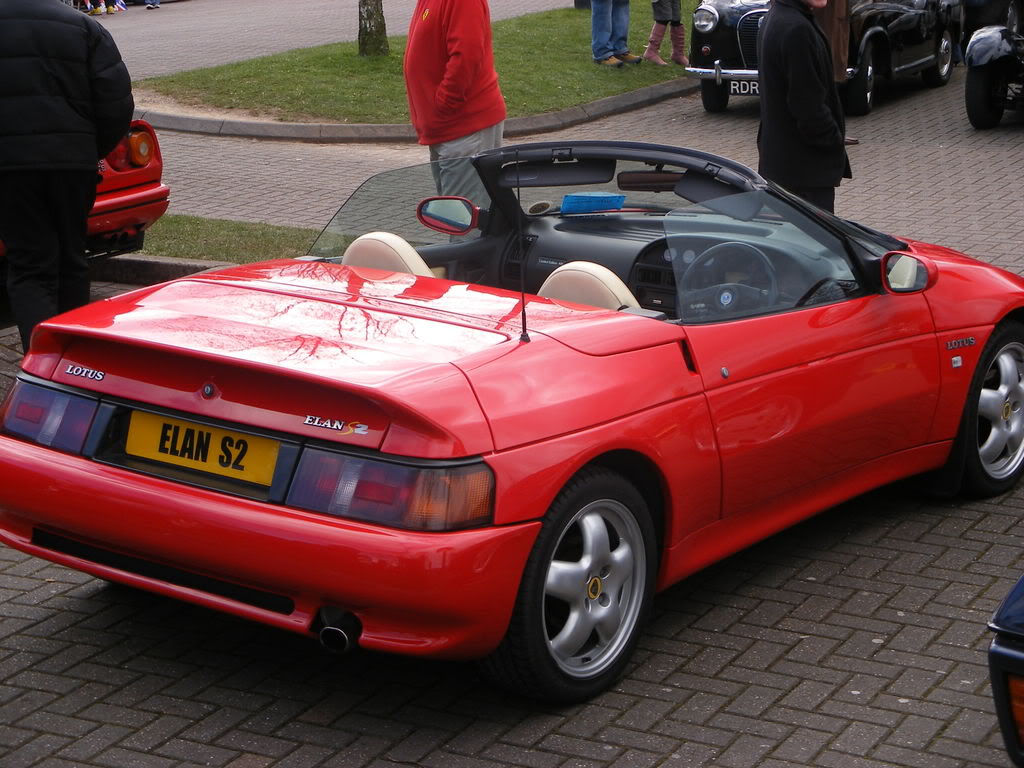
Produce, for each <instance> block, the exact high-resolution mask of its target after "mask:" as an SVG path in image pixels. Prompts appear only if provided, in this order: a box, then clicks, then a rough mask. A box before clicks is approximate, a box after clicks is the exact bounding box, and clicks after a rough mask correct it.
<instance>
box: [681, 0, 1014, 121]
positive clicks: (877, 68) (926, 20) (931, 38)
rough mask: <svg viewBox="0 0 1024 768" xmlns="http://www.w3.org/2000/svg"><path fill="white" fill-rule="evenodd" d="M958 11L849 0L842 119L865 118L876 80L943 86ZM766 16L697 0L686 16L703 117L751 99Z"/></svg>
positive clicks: (912, 0)
mask: <svg viewBox="0 0 1024 768" xmlns="http://www.w3.org/2000/svg"><path fill="white" fill-rule="evenodd" d="M1014 1H1016V0H1014ZM963 11H964V8H963V0H887V1H885V2H883V1H882V0H851V2H850V41H849V56H848V58H847V63H848V68H847V70H846V75H847V81H846V83H845V84H844V86H843V102H844V107H845V109H846V112H847V114H850V115H866V114H867V113H868V112H870V111H871V107H872V105H873V102H874V95H875V83H876V80H877V79H878V78H880V77H886V78H888V77H895V76H897V75H911V74H918V73H920V74H921V76H922V77H923V79H924V81H925V83H926V84H927V85H930V86H939V85H945V84H946V83H947V82H949V78H950V75H951V74H952V70H953V63H954V59H955V56H954V51H955V47H956V46H957V45H959V44H960V42H961V40H962V32H963V17H964V13H963ZM767 12H768V2H767V0H703V2H701V4H700V5H699V6H697V9H696V10H695V11H694V13H693V30H692V36H691V38H690V39H691V41H692V42H691V51H690V66H689V67H688V68H687V69H688V71H689V72H690V73H691V74H693V75H695V76H696V77H698V78H700V80H701V99H702V101H703V102H704V109H706V110H707V111H708V112H721V111H723V110H724V109H725V108H726V107H727V106H728V104H729V97H730V96H731V95H739V94H756V93H757V30H758V26H759V25H760V23H761V19H763V18H764V15H765V14H766V13H767Z"/></svg>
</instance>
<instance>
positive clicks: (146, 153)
mask: <svg viewBox="0 0 1024 768" xmlns="http://www.w3.org/2000/svg"><path fill="white" fill-rule="evenodd" d="M152 159H153V137H152V136H150V135H149V133H148V132H147V131H144V130H140V129H135V130H132V131H129V132H128V135H127V136H125V137H124V138H123V139H121V141H120V142H119V143H118V145H117V146H116V147H114V149H113V150H112V151H111V152H110V154H109V155H107V163H108V164H109V165H110V167H111V168H113V169H114V170H115V171H127V170H129V169H130V168H132V167H135V168H141V167H142V166H144V165H147V164H148V163H149V161H150V160H152Z"/></svg>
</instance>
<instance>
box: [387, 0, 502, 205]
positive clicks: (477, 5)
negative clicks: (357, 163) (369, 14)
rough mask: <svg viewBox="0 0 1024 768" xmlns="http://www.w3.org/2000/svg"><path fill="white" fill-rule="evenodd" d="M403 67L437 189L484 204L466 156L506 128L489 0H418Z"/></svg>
mask: <svg viewBox="0 0 1024 768" xmlns="http://www.w3.org/2000/svg"><path fill="white" fill-rule="evenodd" d="M404 69H405V90H406V93H407V95H408V97H409V116H410V118H411V119H412V125H413V128H415V129H416V135H417V136H418V137H419V142H420V144H425V145H426V146H427V147H428V148H429V149H430V160H431V162H432V163H433V166H432V168H433V170H434V182H435V184H436V185H437V192H438V194H440V195H459V196H462V197H468V198H469V199H471V200H472V201H473V202H474V203H476V204H477V205H486V204H487V203H488V202H489V201H488V199H487V194H486V192H485V191H484V189H483V185H482V184H481V183H480V181H479V178H478V177H477V174H476V171H475V170H474V169H473V167H472V165H471V164H470V163H469V162H468V161H467V160H466V158H468V157H470V156H472V155H474V154H476V153H478V152H482V151H484V150H485V149H494V148H496V147H500V146H501V138H502V132H503V130H504V126H505V98H504V97H503V96H502V95H501V89H500V88H499V87H498V73H497V72H496V71H495V69H494V52H493V50H492V48H491V14H490V10H489V8H488V6H487V0H418V2H417V3H416V10H415V11H413V15H412V21H411V22H410V23H409V40H408V43H407V44H406V49H405V60H404Z"/></svg>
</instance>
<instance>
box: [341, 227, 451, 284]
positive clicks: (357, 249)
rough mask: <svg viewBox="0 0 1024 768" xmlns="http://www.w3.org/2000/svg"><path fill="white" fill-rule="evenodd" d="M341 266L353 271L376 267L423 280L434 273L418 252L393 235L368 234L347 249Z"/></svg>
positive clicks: (383, 233) (384, 233)
mask: <svg viewBox="0 0 1024 768" xmlns="http://www.w3.org/2000/svg"><path fill="white" fill-rule="evenodd" d="M341 263H342V264H347V265H348V266H350V267H372V268H373V269H386V270H389V271H391V272H406V273H408V274H412V275H420V276H422V277H433V276H434V273H433V272H431V271H430V267H428V266H427V263H426V262H425V261H423V257H421V256H420V255H419V254H418V253H417V252H416V249H415V248H413V247H412V246H411V245H409V243H407V242H406V241H405V240H404V239H403V238H401V237H399V236H398V235H393V234H391V233H390V232H368V233H367V234H365V235H360V236H359V237H357V238H356V239H355V240H353V241H352V242H351V243H349V246H348V248H346V249H345V253H344V254H343V255H342V257H341Z"/></svg>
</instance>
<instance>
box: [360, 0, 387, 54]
mask: <svg viewBox="0 0 1024 768" xmlns="http://www.w3.org/2000/svg"><path fill="white" fill-rule="evenodd" d="M383 2H384V0H359V55H360V56H387V55H388V53H390V50H389V49H388V30H387V27H386V26H385V24H384V5H383Z"/></svg>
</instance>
